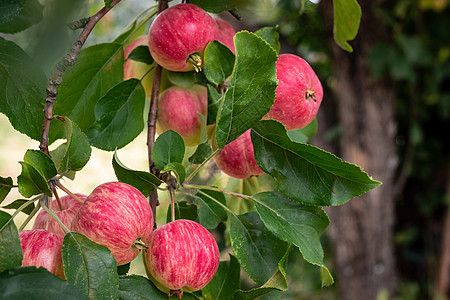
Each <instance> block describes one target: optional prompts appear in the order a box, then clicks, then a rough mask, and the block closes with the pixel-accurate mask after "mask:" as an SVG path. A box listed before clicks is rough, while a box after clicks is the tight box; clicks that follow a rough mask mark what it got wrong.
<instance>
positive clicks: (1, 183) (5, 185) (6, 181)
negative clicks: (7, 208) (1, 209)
mask: <svg viewBox="0 0 450 300" xmlns="http://www.w3.org/2000/svg"><path fill="white" fill-rule="evenodd" d="M12 187H13V180H12V178H11V177H7V178H4V177H1V176H0V203H2V202H3V200H5V198H6V196H7V195H8V194H9V192H10V191H11V188H12Z"/></svg>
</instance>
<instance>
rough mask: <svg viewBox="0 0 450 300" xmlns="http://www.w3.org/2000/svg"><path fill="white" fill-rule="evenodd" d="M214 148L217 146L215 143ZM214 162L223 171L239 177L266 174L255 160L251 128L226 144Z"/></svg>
mask: <svg viewBox="0 0 450 300" xmlns="http://www.w3.org/2000/svg"><path fill="white" fill-rule="evenodd" d="M213 148H216V147H215V145H214V143H213ZM214 162H215V163H216V165H217V166H218V167H219V169H220V170H221V171H222V172H224V173H225V174H227V175H229V176H231V177H234V178H238V179H243V178H247V177H250V176H253V175H261V174H264V172H263V171H262V170H261V169H260V168H259V167H258V164H257V163H256V160H255V154H254V152H253V144H252V139H251V137H250V129H249V130H247V131H246V132H244V133H243V134H242V135H241V136H239V137H238V138H237V139H235V140H234V141H232V142H231V143H229V144H227V145H225V147H224V148H223V149H221V150H220V151H219V152H218V153H217V154H216V155H215V156H214Z"/></svg>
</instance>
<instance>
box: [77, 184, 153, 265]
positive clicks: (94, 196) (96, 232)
mask: <svg viewBox="0 0 450 300" xmlns="http://www.w3.org/2000/svg"><path fill="white" fill-rule="evenodd" d="M71 228H72V230H73V231H76V232H79V233H81V234H83V235H85V236H86V237H87V238H89V239H90V240H91V241H94V242H96V243H97V244H100V245H103V246H106V247H108V248H109V250H111V254H112V255H114V257H115V259H116V261H117V265H124V264H127V263H129V262H130V261H132V260H133V259H134V258H135V257H136V256H137V255H138V254H139V251H140V249H141V247H140V246H139V244H142V243H143V244H147V243H148V241H149V240H150V236H151V234H152V231H153V215H152V210H151V208H150V204H149V203H148V201H147V199H146V198H145V197H144V195H143V194H142V193H141V192H140V191H139V190H137V189H136V188H134V187H132V186H131V185H128V184H126V183H122V182H107V183H103V184H101V185H99V186H97V187H96V188H95V189H94V190H93V191H92V193H91V194H90V195H89V196H88V197H87V198H86V200H85V201H84V204H83V205H82V206H81V208H80V209H79V210H78V213H77V214H76V215H75V218H74V219H73V221H72V227H71Z"/></svg>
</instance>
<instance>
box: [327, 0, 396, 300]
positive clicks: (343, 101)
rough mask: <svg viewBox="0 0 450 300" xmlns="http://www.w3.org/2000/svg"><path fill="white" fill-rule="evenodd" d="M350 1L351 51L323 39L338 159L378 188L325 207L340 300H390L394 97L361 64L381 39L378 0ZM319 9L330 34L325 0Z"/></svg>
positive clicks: (383, 34) (393, 279) (393, 274)
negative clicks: (386, 299)
mask: <svg viewBox="0 0 450 300" xmlns="http://www.w3.org/2000/svg"><path fill="white" fill-rule="evenodd" d="M358 2H359V4H360V5H361V8H362V12H363V17H362V20H361V26H360V29H359V33H358V37H357V38H356V40H355V41H353V42H352V43H351V45H352V47H353V49H354V52H353V53H347V52H345V51H344V50H341V49H340V48H338V47H337V46H336V45H335V43H334V41H331V43H332V45H333V46H332V47H333V68H334V76H335V80H336V85H335V90H334V92H335V95H334V96H335V97H336V104H337V109H338V112H339V123H340V127H341V144H340V152H341V153H340V155H341V157H342V158H343V159H344V160H346V161H348V162H351V163H354V164H357V165H359V166H361V167H362V168H363V169H364V170H365V171H366V172H368V173H369V174H370V175H371V176H372V177H373V178H374V179H376V180H379V181H382V182H383V185H382V186H380V187H378V188H376V189H374V190H372V191H370V192H368V193H367V194H365V195H363V196H360V197H358V198H355V199H352V200H351V201H350V202H348V203H346V204H345V205H342V206H340V207H333V208H329V209H328V213H329V214H330V219H331V226H330V231H329V235H330V237H331V241H332V243H333V248H334V255H335V262H336V267H337V272H338V285H339V291H340V295H341V297H340V299H342V300H360V299H367V300H372V299H375V298H376V297H377V295H378V294H379V293H380V292H382V291H388V292H390V293H391V294H392V293H393V292H394V291H395V289H396V286H397V278H396V272H395V256H394V243H393V227H394V192H393V191H394V179H395V178H394V177H395V175H394V174H395V170H396V167H397V154H396V149H395V136H396V122H395V116H394V109H395V107H394V102H395V97H394V92H393V89H392V88H391V87H390V85H389V83H387V82H381V81H375V80H373V78H372V77H371V73H370V70H369V67H368V65H367V55H368V53H369V51H370V49H371V48H372V46H373V45H374V44H375V43H377V42H378V41H382V40H384V39H385V37H386V36H387V35H386V34H387V32H386V30H385V28H384V27H383V24H382V22H380V20H377V18H376V16H375V14H374V7H375V6H377V5H380V4H381V3H380V2H381V1H374V0H359V1H358ZM321 3H322V4H321V6H322V11H323V13H324V15H325V20H327V22H329V24H328V28H329V32H332V31H331V30H332V29H331V28H332V23H331V22H332V20H333V17H332V13H333V7H332V1H322V2H321ZM324 103H326V99H324ZM319 121H320V119H319ZM322 146H323V145H322Z"/></svg>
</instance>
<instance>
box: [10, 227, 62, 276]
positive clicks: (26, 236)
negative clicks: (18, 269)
mask: <svg viewBox="0 0 450 300" xmlns="http://www.w3.org/2000/svg"><path fill="white" fill-rule="evenodd" d="M19 238H20V244H21V246H22V250H23V260H22V267H25V266H36V268H39V267H44V268H46V269H47V270H48V271H49V272H51V273H53V274H55V275H56V276H59V277H61V278H62V279H65V276H64V270H63V262H62V256H61V248H62V244H63V240H64V237H63V236H62V235H59V234H56V233H54V232H50V231H47V230H44V229H32V230H22V231H19Z"/></svg>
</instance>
